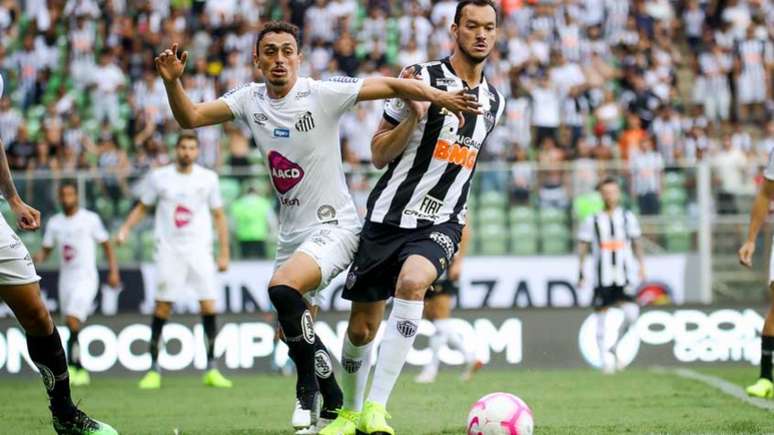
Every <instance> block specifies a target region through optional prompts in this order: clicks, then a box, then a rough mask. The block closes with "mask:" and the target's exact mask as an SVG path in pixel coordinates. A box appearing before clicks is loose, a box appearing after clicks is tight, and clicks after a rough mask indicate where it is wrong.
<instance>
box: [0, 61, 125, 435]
mask: <svg viewBox="0 0 774 435" xmlns="http://www.w3.org/2000/svg"><path fill="white" fill-rule="evenodd" d="M2 95H3V78H2V76H0V97H2ZM0 194H2V195H3V198H5V200H6V201H8V204H9V205H10V206H11V210H12V211H13V214H14V215H16V224H17V225H18V226H19V229H21V230H22V231H35V230H37V229H38V227H40V212H38V211H37V210H35V209H34V208H32V207H30V206H29V205H27V204H25V203H24V201H22V199H21V198H20V197H19V195H18V193H17V192H16V187H15V186H14V184H13V180H12V179H11V171H10V169H9V168H8V159H7V158H6V155H5V145H4V144H3V143H2V142H1V141H0ZM39 281H40V277H39V276H38V274H37V272H36V271H35V266H34V265H33V264H32V258H31V257H30V253H29V252H28V251H27V248H26V247H25V246H24V244H23V243H22V241H21V240H20V239H19V237H18V236H17V235H16V234H15V233H14V232H13V230H12V229H11V227H10V226H8V223H6V221H5V219H3V218H2V216H0V300H2V301H3V302H5V303H6V304H7V305H8V307H9V308H10V309H11V311H13V314H14V315H15V316H16V320H18V321H19V324H20V325H21V326H22V328H24V332H25V333H26V334H27V351H28V352H29V355H30V359H32V361H33V362H34V363H35V365H36V366H37V367H38V371H39V372H40V375H41V377H42V378H43V385H44V386H45V387H46V393H48V400H49V409H50V410H51V415H52V419H53V426H54V431H56V433H57V434H68V435H71V434H77V435H114V434H118V432H116V431H115V429H113V428H112V427H110V426H108V425H107V424H105V423H101V422H99V421H96V420H93V419H91V418H89V416H87V415H86V414H84V413H83V411H81V410H80V409H78V407H76V406H75V404H74V403H73V401H72V398H71V397H70V379H69V378H70V376H69V374H68V372H67V358H66V357H65V351H64V348H63V347H62V339H61V338H60V337H59V332H58V331H57V330H56V328H55V327H54V322H53V321H52V320H51V315H50V314H49V312H48V309H47V308H46V304H45V302H43V298H41V297H40V286H39V284H38V282H39Z"/></svg>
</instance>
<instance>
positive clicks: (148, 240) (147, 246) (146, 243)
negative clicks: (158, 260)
mask: <svg viewBox="0 0 774 435" xmlns="http://www.w3.org/2000/svg"><path fill="white" fill-rule="evenodd" d="M140 240H141V242H140V243H141V245H142V255H141V256H140V259H141V260H142V261H144V262H146V261H153V259H154V257H155V252H156V238H155V237H154V236H153V231H151V230H147V231H144V232H143V233H142V236H140Z"/></svg>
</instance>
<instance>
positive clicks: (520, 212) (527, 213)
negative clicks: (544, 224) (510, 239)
mask: <svg viewBox="0 0 774 435" xmlns="http://www.w3.org/2000/svg"><path fill="white" fill-rule="evenodd" d="M508 215H509V218H510V222H511V225H518V224H522V223H530V224H532V223H534V222H535V210H534V209H533V208H532V207H524V206H516V207H511V210H510V212H509V213H508Z"/></svg>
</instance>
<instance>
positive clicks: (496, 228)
mask: <svg viewBox="0 0 774 435" xmlns="http://www.w3.org/2000/svg"><path fill="white" fill-rule="evenodd" d="M505 234H506V228H505V226H504V225H499V224H496V223H491V222H488V223H486V224H483V225H481V227H480V229H479V240H480V246H481V249H480V253H481V254H483V255H504V254H506V253H507V252H508V238H507V237H505Z"/></svg>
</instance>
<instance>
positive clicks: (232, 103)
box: [219, 83, 250, 119]
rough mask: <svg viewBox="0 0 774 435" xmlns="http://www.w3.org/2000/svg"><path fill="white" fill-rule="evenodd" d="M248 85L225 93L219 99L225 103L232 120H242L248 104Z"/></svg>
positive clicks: (245, 84)
mask: <svg viewBox="0 0 774 435" xmlns="http://www.w3.org/2000/svg"><path fill="white" fill-rule="evenodd" d="M249 97H250V83H244V84H242V85H239V86H237V87H236V88H234V89H232V90H230V91H228V92H226V93H225V94H223V96H222V97H220V98H219V99H220V100H221V101H223V102H224V103H226V105H227V106H228V109H229V110H230V111H231V114H232V115H233V116H234V119H244V117H245V113H246V111H245V107H247V104H248V102H249Z"/></svg>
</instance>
